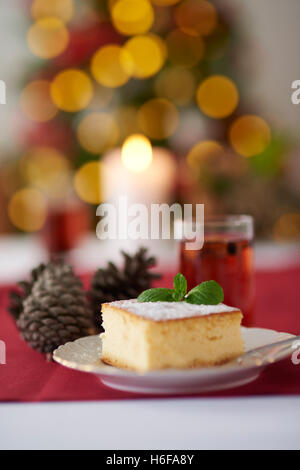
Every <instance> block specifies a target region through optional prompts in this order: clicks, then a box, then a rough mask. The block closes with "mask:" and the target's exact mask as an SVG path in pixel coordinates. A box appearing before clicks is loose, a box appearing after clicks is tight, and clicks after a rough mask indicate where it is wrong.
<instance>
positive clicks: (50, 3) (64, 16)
mask: <svg viewBox="0 0 300 470" xmlns="http://www.w3.org/2000/svg"><path fill="white" fill-rule="evenodd" d="M73 13H74V6H73V0H33V2H32V5H31V14H32V17H33V18H34V19H36V20H38V19H39V18H45V17H47V16H48V17H49V16H54V17H55V18H59V19H61V20H62V21H64V22H65V23H67V22H68V21H70V20H71V18H72V16H73Z"/></svg>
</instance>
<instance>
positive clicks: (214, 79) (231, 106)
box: [197, 75, 239, 119]
mask: <svg viewBox="0 0 300 470" xmlns="http://www.w3.org/2000/svg"><path fill="white" fill-rule="evenodd" d="M197 102H198V106H199V108H200V109H201V111H202V112H203V113H204V114H206V115H207V116H209V117H211V118H215V119H223V118H225V117H228V116H230V115H231V114H232V113H233V112H234V111H235V109H236V108H237V106H238V103H239V92H238V89H237V87H236V85H235V84H234V82H233V81H232V80H231V79H230V78H228V77H225V76H223V75H213V76H211V77H209V78H207V79H205V80H204V81H203V82H202V83H200V85H199V87H198V90H197Z"/></svg>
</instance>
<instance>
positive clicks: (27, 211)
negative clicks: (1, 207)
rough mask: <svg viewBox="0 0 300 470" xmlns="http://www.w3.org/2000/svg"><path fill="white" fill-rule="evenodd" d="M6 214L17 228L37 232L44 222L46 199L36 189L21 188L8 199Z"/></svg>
mask: <svg viewBox="0 0 300 470" xmlns="http://www.w3.org/2000/svg"><path fill="white" fill-rule="evenodd" d="M8 215H9V218H10V221H11V222H12V223H13V225H14V226H15V227H17V228H18V229H19V230H22V231H24V232H37V231H39V230H40V229H41V228H42V227H43V226H44V224H45V222H46V217H47V202H46V199H45V197H44V196H43V194H42V193H41V192H40V191H39V190H37V189H34V188H24V189H21V190H20V191H17V192H16V193H15V194H14V195H13V196H12V198H11V200H10V201H9V205H8Z"/></svg>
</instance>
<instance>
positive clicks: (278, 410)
mask: <svg viewBox="0 0 300 470" xmlns="http://www.w3.org/2000/svg"><path fill="white" fill-rule="evenodd" d="M89 243H90V242H89ZM88 246H90V248H89V249H90V250H91V251H92V248H91V245H87V247H88ZM87 247H85V249H87ZM12 250H17V253H16V251H14V254H15V256H14V257H13V258H14V259H15V260H17V261H18V262H16V263H15V264H14V265H13V264H12V263H11V259H12V258H11V256H9V255H11V253H12ZM258 250H261V253H262V252H264V253H267V256H266V258H265V263H266V265H267V267H268V268H270V267H274V269H275V268H276V266H275V265H274V259H275V260H276V263H278V265H280V266H281V267H282V265H284V264H285V263H287V260H290V261H291V262H292V260H293V259H294V258H295V257H294V253H295V247H281V248H280V249H276V250H274V248H273V247H270V246H264V249H262V247H258ZM100 251H101V250H100ZM43 256H44V253H43V250H42V248H41V247H39V248H37V247H36V244H35V243H34V242H33V240H32V239H22V240H21V239H18V238H16V239H13V240H11V239H10V240H2V241H1V240H0V259H1V260H2V263H1V264H0V281H1V280H3V279H4V278H6V279H7V277H9V280H10V281H12V280H15V279H16V278H17V277H18V276H20V272H21V271H22V270H24V269H25V267H26V269H27V268H28V267H29V265H30V264H31V263H33V264H36V262H38V261H39V260H40V259H41V258H43ZM81 256H82V255H81V253H80V251H78V252H77V253H75V257H77V259H78V260H80V259H81V258H80V257H81ZM166 256H167V255H166ZM9 258H10V262H8V261H9ZM258 259H259V260H260V263H261V262H262V258H261V256H259V257H258ZM270 263H271V264H270ZM8 267H9V271H8ZM5 276H6V277H5ZM299 436H300V397H294V396H293V397H290V396H287V397H250V398H248V397H247V398H181V399H170V398H168V399H163V400H162V399H155V400H154V399H153V400H134V401H133V400H130V401H129V400H123V401H120V402H119V401H113V402H101V403H100V402H98V403H97V402H89V403H85V402H81V403H43V404H0V449H109V450H114V449H300V437H299Z"/></svg>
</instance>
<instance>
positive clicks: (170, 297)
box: [137, 273, 224, 305]
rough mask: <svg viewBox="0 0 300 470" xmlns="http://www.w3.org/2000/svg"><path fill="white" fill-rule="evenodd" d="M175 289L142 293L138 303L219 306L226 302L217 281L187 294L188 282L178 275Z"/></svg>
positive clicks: (175, 278) (209, 282)
mask: <svg viewBox="0 0 300 470" xmlns="http://www.w3.org/2000/svg"><path fill="white" fill-rule="evenodd" d="M173 285H174V289H166V288H154V289H147V290H145V291H144V292H142V293H141V294H140V295H139V296H138V298H137V301H138V302H182V301H184V302H187V303H189V304H197V305H201V304H203V305H217V304H219V303H221V302H223V300H224V291H223V289H222V287H221V286H220V284H218V283H217V282H216V281H205V282H202V283H201V284H199V285H198V286H196V287H194V288H193V289H192V290H190V291H189V292H187V281H186V278H185V277H184V275H183V274H181V273H178V274H176V276H175V277H174V279H173Z"/></svg>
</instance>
